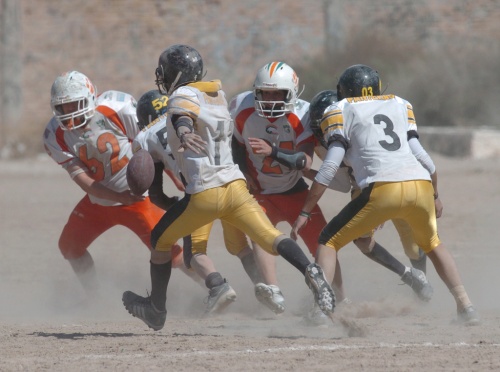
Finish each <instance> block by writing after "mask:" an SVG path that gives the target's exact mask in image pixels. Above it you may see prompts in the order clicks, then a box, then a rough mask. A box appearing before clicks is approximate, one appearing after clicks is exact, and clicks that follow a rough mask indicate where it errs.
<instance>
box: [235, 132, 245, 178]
mask: <svg viewBox="0 0 500 372" xmlns="http://www.w3.org/2000/svg"><path fill="white" fill-rule="evenodd" d="M231 149H232V152H233V161H234V163H235V164H238V166H239V167H240V170H241V171H242V172H243V173H245V172H246V171H247V163H246V149H245V146H243V145H241V144H240V143H239V142H238V140H237V139H236V138H234V136H233V138H232V141H231Z"/></svg>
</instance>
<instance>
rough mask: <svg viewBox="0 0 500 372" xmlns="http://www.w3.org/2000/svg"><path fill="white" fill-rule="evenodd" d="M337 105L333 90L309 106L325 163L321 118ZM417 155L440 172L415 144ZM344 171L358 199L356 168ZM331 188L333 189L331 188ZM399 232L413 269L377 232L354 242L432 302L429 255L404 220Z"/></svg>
mask: <svg viewBox="0 0 500 372" xmlns="http://www.w3.org/2000/svg"><path fill="white" fill-rule="evenodd" d="M335 102H337V92H336V91H333V90H325V91H322V92H320V93H318V94H316V95H315V96H314V97H313V99H312V100H311V105H310V107H309V116H310V119H311V129H312V131H313V133H314V134H315V136H316V139H317V140H318V143H320V146H317V147H316V148H315V152H316V154H317V155H318V156H319V157H320V158H321V159H322V160H323V159H324V158H325V155H326V150H327V149H328V144H327V143H326V142H325V140H324V138H323V135H322V133H323V132H322V130H321V127H320V123H321V119H322V117H323V112H324V110H325V109H326V108H327V107H328V106H330V105H331V104H333V103H335ZM414 154H415V155H416V156H417V159H418V160H419V161H420V163H421V164H422V165H423V166H424V167H425V168H426V169H427V170H428V171H429V174H433V173H434V172H435V170H436V167H435V166H434V163H433V162H432V159H431V158H430V156H429V155H428V154H427V152H426V151H425V150H424V149H423V148H422V147H421V146H420V147H419V148H418V149H417V146H416V145H415V151H414ZM341 169H342V171H343V172H346V171H347V172H348V174H349V179H350V181H351V198H352V199H354V198H356V197H357V196H359V194H360V193H361V190H360V188H359V186H358V185H357V184H356V180H355V179H354V177H353V176H352V169H351V168H350V167H348V166H347V165H345V162H342V168H341ZM316 173H317V172H316V171H314V170H310V172H308V174H307V175H306V176H307V177H308V178H309V179H311V180H312V181H314V177H315V176H316ZM328 187H330V186H328ZM436 189H437V182H436ZM441 210H442V204H441V201H440V199H439V198H437V199H436V212H437V213H438V214H439V215H440V214H441ZM392 222H393V224H394V226H395V227H396V230H397V231H398V234H399V237H400V239H401V242H402V243H403V247H404V250H405V253H406V255H407V256H408V257H409V258H410V262H411V264H412V266H413V268H410V267H408V266H405V265H403V264H402V263H401V262H400V261H399V260H397V259H396V258H395V257H394V256H392V255H391V254H390V253H389V252H388V251H387V250H386V249H385V248H384V247H382V246H381V245H380V244H379V243H377V242H376V241H375V240H373V239H371V237H372V236H373V234H374V233H375V230H373V231H371V232H369V233H368V234H365V235H363V236H361V237H359V238H357V239H355V240H354V241H353V243H354V244H355V245H356V246H357V247H358V248H359V249H360V250H361V252H363V253H364V254H365V255H366V256H367V257H369V258H370V259H372V260H373V261H375V262H377V263H379V264H380V265H382V266H384V267H386V268H387V269H389V270H391V271H392V272H394V273H396V274H398V275H399V277H400V278H401V280H402V281H403V282H404V283H405V284H407V285H409V286H410V287H411V288H412V289H413V291H414V292H415V293H416V294H417V296H418V297H419V298H420V299H421V300H424V301H430V299H431V298H432V294H433V288H432V286H431V285H430V284H429V282H428V281H427V278H426V276H425V271H426V257H427V256H426V255H425V254H424V253H423V251H422V250H421V249H419V247H418V245H417V244H415V242H414V240H413V237H412V232H411V228H410V226H408V224H407V223H406V222H405V221H404V220H401V219H393V220H392Z"/></svg>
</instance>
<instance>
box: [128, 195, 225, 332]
mask: <svg viewBox="0 0 500 372" xmlns="http://www.w3.org/2000/svg"><path fill="white" fill-rule="evenodd" d="M216 215H217V189H209V190H206V191H204V192H201V193H198V194H194V195H189V194H186V196H185V197H184V198H183V199H182V200H180V201H179V202H177V203H176V204H174V205H173V206H172V207H171V208H170V209H169V210H168V211H167V212H166V213H165V214H164V215H163V217H162V218H161V219H160V221H159V222H158V223H157V224H156V226H155V227H154V229H153V230H152V232H151V244H152V247H153V248H152V250H151V259H150V276H151V294H150V296H148V297H142V296H139V295H137V294H135V293H133V292H131V291H126V292H124V293H123V297H122V300H123V303H124V305H125V308H126V309H127V310H128V311H129V313H131V314H132V315H133V316H135V317H137V318H139V319H141V320H142V321H144V322H145V323H146V324H147V325H148V326H149V327H150V328H152V329H154V330H160V329H162V328H163V326H164V324H165V320H166V314H167V310H166V300H167V287H168V283H169V281H170V275H171V270H172V255H171V252H170V250H171V247H172V245H173V244H175V242H177V240H179V239H180V238H182V237H184V236H187V235H189V234H190V233H191V232H192V231H194V230H196V229H197V228H199V227H201V226H203V225H206V224H208V223H209V222H211V221H213V219H214V216H216Z"/></svg>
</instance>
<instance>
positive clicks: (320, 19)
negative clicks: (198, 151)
mask: <svg viewBox="0 0 500 372" xmlns="http://www.w3.org/2000/svg"><path fill="white" fill-rule="evenodd" d="M0 12H1V13H0V97H1V99H0V156H1V157H20V156H30V155H33V154H36V153H39V152H41V151H43V150H42V145H41V133H42V131H43V129H44V126H45V124H46V123H47V121H48V120H49V119H50V116H51V110H50V106H49V100H50V86H51V84H52V82H53V80H54V78H55V77H56V76H57V75H58V74H60V73H61V72H64V71H66V70H70V69H76V70H79V71H81V72H84V73H85V74H87V75H88V76H89V77H90V78H91V79H92V80H93V82H94V84H96V85H97V87H98V89H99V90H100V91H101V92H102V91H104V90H108V89H116V90H123V91H126V92H129V93H131V94H133V95H134V96H135V97H136V98H139V97H140V95H141V94H142V93H143V92H145V91H146V90H149V89H152V88H154V70H155V67H156V64H157V58H158V56H159V54H160V53H161V52H162V51H163V50H164V49H165V48H166V47H168V46H169V45H171V44H175V43H185V44H190V45H192V46H194V47H195V48H196V49H198V50H199V51H200V53H201V54H202V56H203V59H204V62H205V66H206V69H207V71H208V73H207V76H206V78H207V79H214V78H219V79H222V81H223V86H224V88H225V90H226V92H227V95H228V96H229V97H231V96H232V95H234V94H236V93H237V92H239V91H241V90H246V89H250V88H251V84H252V82H253V78H254V75H255V72H256V70H257V69H258V68H259V67H260V66H261V65H263V64H265V63H266V62H269V61H272V60H283V61H285V62H287V63H289V64H290V65H291V66H292V67H294V68H295V69H296V70H297V72H298V73H299V77H300V81H301V84H302V83H303V84H305V86H306V88H305V91H304V93H303V95H302V98H304V99H310V98H312V96H313V95H314V94H315V93H317V92H318V91H320V90H323V89H329V88H334V87H335V84H336V80H337V77H338V75H339V74H340V73H341V72H342V71H343V69H345V68H346V67H348V66H349V65H351V64H354V63H364V64H368V65H371V66H373V67H375V68H377V69H378V70H379V72H380V74H381V76H382V81H383V82H384V86H386V87H387V91H388V92H389V91H390V92H391V93H395V94H398V95H400V96H402V97H404V98H406V99H408V100H410V101H411V102H412V103H413V105H414V107H415V112H416V115H417V122H418V123H419V125H420V126H452V127H453V126H461V127H467V126H469V127H470V126H474V127H476V126H483V125H484V126H490V127H494V128H495V127H496V128H500V121H499V120H498V118H497V117H498V116H497V115H495V114H496V110H495V109H496V106H497V105H498V101H499V98H498V97H500V94H499V93H500V88H499V84H498V82H499V81H500V73H499V69H498V67H499V66H498V65H499V61H500V22H499V20H500V0H475V1H467V0H391V1H389V0H377V1H371V0H349V1H343V0H314V1H295V0H275V1H266V0H183V1H170V0H161V1H160V0H66V1H65V0H0Z"/></svg>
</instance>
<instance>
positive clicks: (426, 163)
mask: <svg viewBox="0 0 500 372" xmlns="http://www.w3.org/2000/svg"><path fill="white" fill-rule="evenodd" d="M408 144H409V145H410V149H411V152H412V153H413V155H414V156H415V158H417V160H418V161H419V163H420V164H422V166H423V167H424V168H425V169H427V171H428V172H429V174H430V175H431V182H432V187H434V200H435V206H436V217H437V218H439V217H441V215H442V213H443V203H442V202H441V200H440V199H439V190H438V176H437V170H436V166H435V165H434V162H433V161H432V159H431V157H430V156H429V154H428V153H427V151H425V149H424V148H423V147H422V144H421V143H420V141H419V140H418V134H417V133H416V132H415V131H410V132H408Z"/></svg>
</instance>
